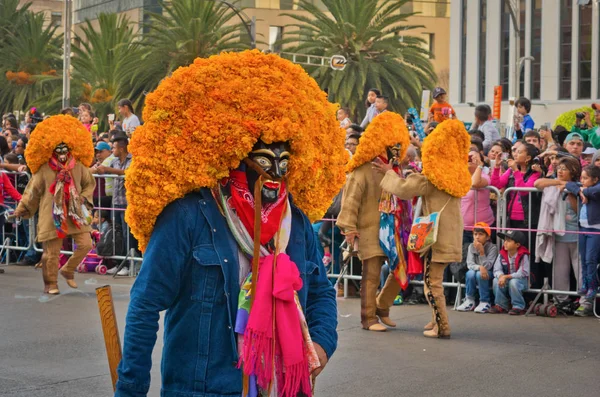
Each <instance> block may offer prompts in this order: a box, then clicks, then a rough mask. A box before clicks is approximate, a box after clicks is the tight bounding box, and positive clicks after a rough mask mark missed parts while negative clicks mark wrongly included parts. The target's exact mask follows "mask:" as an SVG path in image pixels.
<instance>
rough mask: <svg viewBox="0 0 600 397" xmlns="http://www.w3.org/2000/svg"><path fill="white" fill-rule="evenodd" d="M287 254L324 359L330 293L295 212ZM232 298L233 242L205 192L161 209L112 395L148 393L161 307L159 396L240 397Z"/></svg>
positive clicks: (309, 233)
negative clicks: (297, 273)
mask: <svg viewBox="0 0 600 397" xmlns="http://www.w3.org/2000/svg"><path fill="white" fill-rule="evenodd" d="M287 254H288V255H289V256H290V257H291V259H292V260H293V261H294V263H296V265H297V266H298V269H299V271H300V273H301V276H302V280H303V282H304V286H303V287H302V289H301V290H300V291H299V298H300V302H301V304H302V307H303V309H304V312H305V314H306V319H307V322H308V327H309V329H310V333H311V336H312V339H313V341H314V342H316V343H318V344H319V345H321V347H323V349H324V350H325V352H326V353H327V356H328V357H331V355H332V354H333V352H334V351H335V349H336V346H337V332H336V327H337V307H336V294H335V291H334V289H333V287H332V286H331V284H330V283H329V280H328V279H327V275H326V273H325V268H324V267H323V264H322V262H321V260H320V258H319V257H318V254H317V246H316V241H315V236H314V233H313V230H312V228H311V225H310V223H309V221H308V219H307V218H306V216H305V215H304V214H302V212H301V211H300V210H299V209H298V208H296V207H295V206H293V205H292V232H291V236H290V242H289V245H288V248H287ZM239 291H240V287H239V276H238V247H237V243H236V241H235V240H234V238H233V235H232V234H231V232H230V231H229V228H228V227H227V222H226V220H225V218H224V217H223V216H222V215H221V213H220V212H219V209H218V208H217V204H216V202H215V200H214V198H213V196H212V194H211V193H210V191H209V190H206V189H202V190H201V191H199V192H194V193H191V194H188V195H187V196H185V197H184V198H182V199H179V200H177V201H175V202H173V203H171V204H170V205H168V206H167V207H166V208H165V209H164V211H163V212H162V213H161V215H160V216H159V217H158V218H157V220H156V225H155V227H154V232H153V233H152V236H151V238H150V242H149V244H148V247H147V250H146V253H145V256H144V262H143V264H142V268H141V271H140V274H139V275H138V277H137V279H136V281H135V283H134V285H133V287H132V289H131V301H130V303H129V310H128V312H127V319H126V326H125V338H124V345H123V359H122V360H121V363H120V364H119V370H118V373H119V381H118V383H117V391H116V393H115V396H146V394H147V393H148V389H149V387H150V368H151V366H152V362H151V355H152V349H153V348H154V344H155V342H156V332H157V331H158V321H159V317H160V315H159V313H160V312H161V311H163V310H166V311H167V312H166V314H165V319H164V348H163V353H162V363H161V373H162V389H161V390H162V391H161V396H163V397H224V396H240V395H241V392H242V375H241V372H240V371H239V370H238V369H237V367H236V366H237V361H238V352H237V342H236V336H235V334H234V328H235V319H236V313H237V304H238V295H239Z"/></svg>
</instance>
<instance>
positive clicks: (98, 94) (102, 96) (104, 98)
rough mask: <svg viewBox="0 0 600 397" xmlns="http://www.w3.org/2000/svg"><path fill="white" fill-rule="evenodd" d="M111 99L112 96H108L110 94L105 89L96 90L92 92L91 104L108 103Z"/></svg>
mask: <svg viewBox="0 0 600 397" xmlns="http://www.w3.org/2000/svg"><path fill="white" fill-rule="evenodd" d="M112 99H113V96H112V95H110V92H109V91H108V90H107V89H106V88H98V89H97V90H96V91H94V95H92V103H104V102H110V101H111V100H112Z"/></svg>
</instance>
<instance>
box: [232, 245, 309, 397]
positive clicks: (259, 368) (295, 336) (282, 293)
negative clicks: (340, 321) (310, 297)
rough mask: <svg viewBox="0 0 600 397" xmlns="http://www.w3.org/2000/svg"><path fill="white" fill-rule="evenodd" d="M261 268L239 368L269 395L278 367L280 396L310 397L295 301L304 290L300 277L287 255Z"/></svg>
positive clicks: (270, 257)
mask: <svg viewBox="0 0 600 397" xmlns="http://www.w3.org/2000/svg"><path fill="white" fill-rule="evenodd" d="M259 268H260V271H259V277H258V282H257V286H256V289H255V294H256V295H255V299H254V304H253V306H252V310H251V311H250V318H249V320H248V325H247V327H246V331H245V333H244V341H245V343H244V350H243V352H242V355H241V358H240V361H239V366H241V367H243V371H244V373H245V374H246V375H248V376H250V375H256V378H257V383H258V385H259V386H260V387H261V388H262V389H263V390H269V391H270V389H271V385H272V382H273V366H275V373H276V376H277V387H278V393H277V394H278V396H280V397H296V396H297V395H298V393H299V392H302V393H304V394H305V395H307V396H310V395H312V393H311V389H310V374H309V366H308V360H307V354H306V345H305V343H304V339H303V337H302V328H301V323H300V318H299V315H298V308H297V306H296V302H295V300H294V291H298V290H300V289H301V288H302V279H301V278H300V273H299V272H298V268H297V267H296V265H295V264H294V263H293V262H292V261H291V259H290V257H289V256H288V255H286V254H279V255H277V259H276V260H275V256H273V255H268V256H266V257H263V258H261V260H260V266H259ZM273 274H274V277H273ZM275 313H276V314H275Z"/></svg>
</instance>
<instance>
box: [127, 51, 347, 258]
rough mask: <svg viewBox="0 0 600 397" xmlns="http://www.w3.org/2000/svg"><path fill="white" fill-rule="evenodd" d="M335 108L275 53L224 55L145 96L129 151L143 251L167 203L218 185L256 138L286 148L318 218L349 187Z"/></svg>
mask: <svg viewBox="0 0 600 397" xmlns="http://www.w3.org/2000/svg"><path fill="white" fill-rule="evenodd" d="M336 109H337V106H336V105H334V104H331V103H329V102H328V101H327V96H326V94H325V93H324V92H323V91H321V89H320V88H319V86H318V85H317V83H316V82H315V81H314V80H313V79H312V78H311V77H310V76H309V75H308V74H307V73H306V72H305V71H304V69H302V67H300V66H298V65H294V64H293V63H291V62H289V61H287V60H284V59H282V58H280V57H279V56H277V55H274V54H269V55H267V54H263V53H261V52H260V51H257V50H253V51H244V52H240V53H222V54H220V55H216V56H212V57H210V58H207V59H200V58H198V59H196V60H195V61H194V63H193V64H191V65H189V66H187V67H182V68H179V69H178V70H176V71H175V72H174V73H173V75H172V76H170V77H168V78H166V79H164V80H163V81H162V82H161V83H160V85H159V86H158V87H157V89H156V90H155V91H154V92H153V93H151V94H149V95H148V96H147V98H146V107H145V109H144V112H143V118H144V120H145V124H144V125H143V126H141V127H138V129H136V131H135V134H134V135H133V138H132V139H131V142H130V146H129V148H130V151H131V153H132V154H133V161H132V164H131V166H130V168H129V170H128V171H127V173H126V181H125V186H126V189H127V200H128V203H129V206H128V208H127V212H126V220H127V222H128V224H129V225H130V227H131V229H132V231H133V234H134V235H135V237H136V238H137V239H138V241H139V243H140V247H141V248H142V249H144V248H145V247H146V245H147V243H148V240H149V238H150V235H151V234H152V230H153V228H154V223H155V220H156V217H157V216H158V215H159V214H160V213H161V212H162V210H163V209H164V208H165V206H166V205H168V204H169V203H171V202H172V201H174V200H176V199H178V198H180V197H183V196H184V195H185V194H187V193H189V192H191V191H193V190H197V189H199V188H202V187H209V188H210V187H214V186H216V184H217V181H219V180H220V179H222V178H225V177H227V176H228V175H229V173H230V171H231V170H233V169H236V168H237V167H238V166H239V164H240V162H241V161H242V160H243V159H244V158H245V157H247V156H248V153H249V152H250V151H251V150H252V147H253V146H254V144H255V143H256V142H257V141H258V140H259V139H262V140H263V141H264V142H265V143H272V142H284V141H287V142H289V144H290V147H291V151H292V155H291V157H290V164H289V168H288V169H289V171H288V175H287V179H288V188H289V191H290V193H291V194H293V196H294V202H295V203H296V205H297V206H298V207H299V208H300V209H301V210H302V211H304V212H305V213H306V214H307V215H308V216H309V218H311V219H312V220H315V219H318V218H320V217H321V216H322V215H323V213H324V212H325V211H326V210H327V208H328V207H329V205H330V204H331V200H332V198H333V197H334V196H335V195H336V194H337V193H338V192H339V191H340V189H341V187H342V185H343V184H344V181H345V176H344V165H345V163H346V161H347V154H346V152H345V150H344V137H345V132H344V130H343V129H341V128H340V127H339V123H338V122H337V120H336V117H335V112H336Z"/></svg>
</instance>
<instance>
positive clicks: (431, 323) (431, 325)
mask: <svg viewBox="0 0 600 397" xmlns="http://www.w3.org/2000/svg"><path fill="white" fill-rule="evenodd" d="M434 326H435V325H434V324H433V321H430V322H428V323H427V324H425V326H424V327H423V330H425V331H431V330H432V329H433V327H434Z"/></svg>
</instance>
